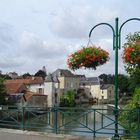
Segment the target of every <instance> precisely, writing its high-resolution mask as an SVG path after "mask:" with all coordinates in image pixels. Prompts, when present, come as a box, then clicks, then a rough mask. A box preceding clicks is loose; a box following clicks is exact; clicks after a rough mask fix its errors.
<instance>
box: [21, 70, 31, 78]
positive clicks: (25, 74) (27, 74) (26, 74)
mask: <svg viewBox="0 0 140 140" xmlns="http://www.w3.org/2000/svg"><path fill="white" fill-rule="evenodd" d="M30 76H31V74H30V73H28V72H27V73H24V74H23V75H22V77H23V78H24V79H26V78H27V77H30Z"/></svg>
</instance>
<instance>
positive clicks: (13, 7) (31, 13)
mask: <svg viewBox="0 0 140 140" xmlns="http://www.w3.org/2000/svg"><path fill="white" fill-rule="evenodd" d="M139 5H140V1H139V0H133V1H130V0H117V1H115V0H0V70H1V71H2V72H3V73H7V72H13V71H15V72H17V73H18V74H19V75H20V74H24V73H27V72H29V73H30V74H34V73H36V72H37V71H38V70H39V69H42V67H43V66H45V67H46V70H47V72H48V73H52V72H53V71H55V70H56V69H58V68H60V69H68V66H67V63H66V62H67V58H68V56H69V55H70V54H71V53H73V52H75V51H76V50H78V49H80V48H82V46H87V43H88V41H89V38H88V34H89V32H90V30H91V28H92V27H93V26H95V25H96V24H98V23H101V22H106V23H109V24H111V25H112V26H113V27H114V28H115V18H116V17H118V18H119V27H120V25H121V24H122V23H123V22H125V21H126V20H127V19H130V18H134V17H137V18H140V12H139ZM136 31H140V22H138V21H130V22H128V23H126V24H125V26H123V28H122V33H121V40H122V42H121V45H123V44H124V43H125V42H126V40H125V38H126V35H128V34H129V33H134V32H136ZM91 41H92V44H94V45H96V46H97V47H98V46H100V47H101V48H103V49H105V50H107V51H109V53H110V61H109V62H107V63H106V64H104V65H103V66H100V67H98V68H97V70H89V69H84V68H83V69H80V70H76V71H74V72H73V73H75V74H85V75H86V76H99V75H100V74H102V73H106V74H114V71H115V68H114V65H115V52H114V51H113V47H112V31H111V30H110V29H109V28H108V27H105V26H100V27H98V28H96V29H95V30H94V31H93V32H92V37H91ZM121 53H122V49H121V50H119V73H121V74H125V73H126V72H125V69H124V63H123V61H122V59H121Z"/></svg>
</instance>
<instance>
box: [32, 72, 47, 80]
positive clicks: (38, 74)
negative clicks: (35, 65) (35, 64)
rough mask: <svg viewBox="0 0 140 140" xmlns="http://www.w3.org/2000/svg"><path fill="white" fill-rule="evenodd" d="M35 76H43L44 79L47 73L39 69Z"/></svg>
mask: <svg viewBox="0 0 140 140" xmlns="http://www.w3.org/2000/svg"><path fill="white" fill-rule="evenodd" d="M34 76H40V77H42V78H43V79H45V77H46V73H45V72H44V71H43V70H39V71H38V72H36V73H35V75H34Z"/></svg>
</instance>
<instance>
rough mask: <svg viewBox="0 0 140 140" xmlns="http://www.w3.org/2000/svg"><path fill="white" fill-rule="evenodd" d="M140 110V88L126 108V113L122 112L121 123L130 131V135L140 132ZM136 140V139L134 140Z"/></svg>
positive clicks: (136, 90)
mask: <svg viewBox="0 0 140 140" xmlns="http://www.w3.org/2000/svg"><path fill="white" fill-rule="evenodd" d="M139 109H140V88H136V89H135V92H134V95H133V97H132V100H130V101H129V103H128V104H127V105H126V106H125V108H124V111H122V112H121V111H120V115H119V121H120V122H121V124H122V125H123V127H124V128H125V129H126V130H128V134H131V133H135V134H136V133H137V131H138V125H139V124H138V119H139V118H138V117H139V115H138V113H139ZM133 139H136V138H133Z"/></svg>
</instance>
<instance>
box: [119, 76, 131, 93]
mask: <svg viewBox="0 0 140 140" xmlns="http://www.w3.org/2000/svg"><path fill="white" fill-rule="evenodd" d="M118 87H119V90H120V93H122V94H123V93H128V92H129V77H128V76H127V75H124V74H119V75H118Z"/></svg>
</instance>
